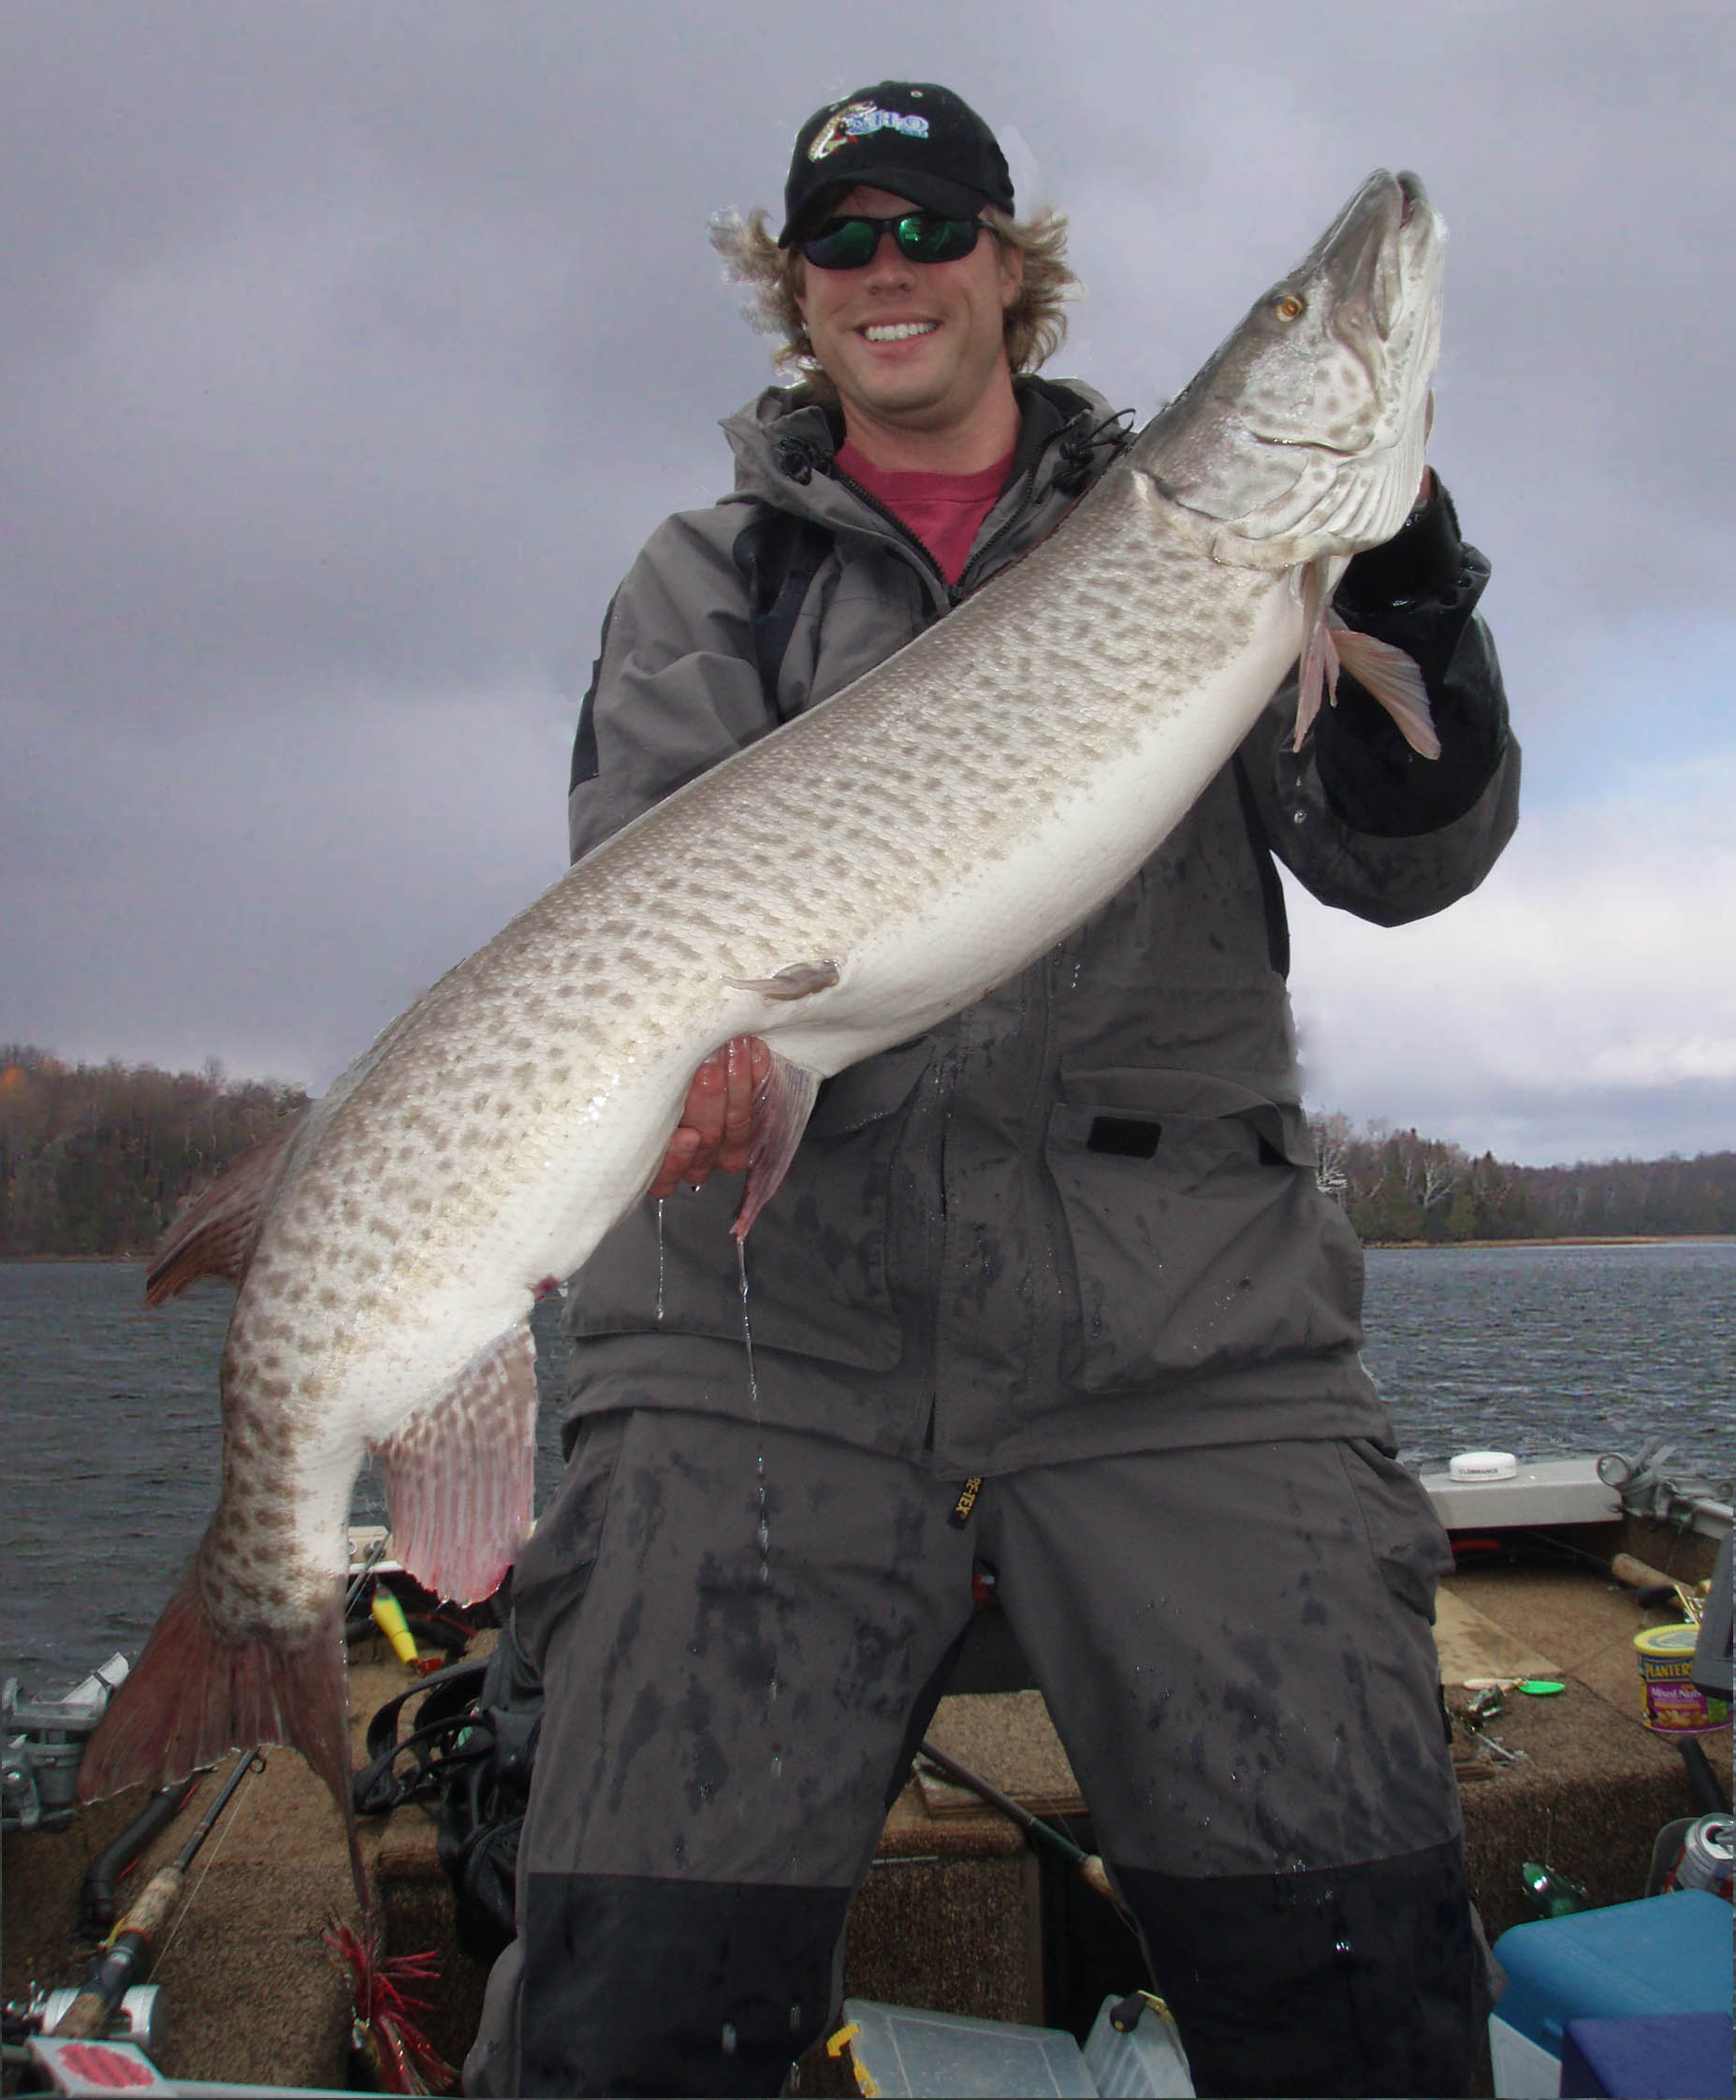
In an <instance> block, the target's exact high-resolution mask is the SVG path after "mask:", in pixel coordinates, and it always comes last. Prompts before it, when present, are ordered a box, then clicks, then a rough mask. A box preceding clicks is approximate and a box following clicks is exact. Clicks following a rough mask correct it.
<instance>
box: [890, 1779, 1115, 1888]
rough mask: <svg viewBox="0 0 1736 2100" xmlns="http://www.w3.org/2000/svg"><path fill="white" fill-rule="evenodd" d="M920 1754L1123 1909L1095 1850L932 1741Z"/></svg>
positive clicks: (1089, 1886) (1089, 1885)
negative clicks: (1054, 1853) (1057, 1854)
mask: <svg viewBox="0 0 1736 2100" xmlns="http://www.w3.org/2000/svg"><path fill="white" fill-rule="evenodd" d="M918 1750H919V1755H920V1756H922V1757H926V1759H927V1761H928V1762H929V1763H930V1764H931V1765H934V1766H935V1767H937V1768H938V1769H939V1770H940V1771H941V1772H944V1773H945V1774H946V1776H947V1778H949V1779H950V1780H953V1781H954V1782H955V1783H956V1785H958V1786H963V1787H964V1788H965V1789H966V1790H967V1792H970V1793H972V1794H974V1795H976V1797H977V1798H978V1800H979V1801H986V1802H987V1803H988V1805H989V1806H990V1808H998V1809H999V1811H1000V1813H1001V1814H1002V1815H1003V1816H1010V1817H1011V1818H1012V1820H1013V1821H1014V1823H1016V1824H1017V1825H1018V1827H1019V1829H1020V1830H1023V1831H1024V1832H1025V1834H1026V1836H1027V1837H1032V1838H1038V1839H1041V1841H1042V1842H1043V1844H1044V1845H1049V1846H1050V1847H1051V1848H1052V1849H1053V1850H1055V1851H1057V1852H1058V1853H1059V1854H1060V1855H1061V1857H1062V1858H1063V1859H1067V1860H1068V1861H1070V1862H1071V1864H1072V1865H1073V1866H1075V1867H1077V1868H1078V1870H1079V1873H1080V1876H1081V1878H1082V1879H1083V1880H1084V1882H1085V1885H1086V1887H1087V1889H1096V1891H1097V1893H1098V1894H1099V1895H1100V1896H1104V1897H1107V1898H1108V1900H1109V1902H1111V1903H1114V1905H1115V1906H1116V1909H1117V1910H1118V1911H1123V1912H1125V1911H1126V1909H1127V1905H1126V1904H1125V1903H1123V1902H1122V1901H1121V1899H1120V1897H1119V1896H1118V1895H1117V1894H1116V1891H1115V1889H1114V1887H1113V1886H1112V1885H1111V1883H1110V1879H1109V1875H1108V1873H1107V1871H1106V1870H1105V1868H1104V1866H1103V1862H1102V1860H1101V1858H1100V1857H1099V1855H1098V1854H1096V1853H1095V1852H1087V1850H1086V1849H1085V1847H1084V1845H1075V1844H1074V1843H1073V1841H1072V1838H1070V1837H1069V1836H1068V1835H1067V1833H1066V1832H1065V1831H1064V1830H1057V1829H1056V1828H1055V1826H1054V1824H1053V1823H1045V1822H1044V1821H1043V1818H1042V1817H1041V1816H1033V1815H1032V1814H1031V1812H1030V1811H1029V1809H1028V1808H1026V1807H1025V1806H1024V1805H1023V1804H1022V1803H1021V1802H1019V1801H1014V1799H1013V1797H1012V1795H1011V1794H1003V1793H1002V1792H1001V1791H1000V1789H999V1786H992V1785H991V1784H990V1783H989V1782H988V1781H987V1780H986V1779H985V1778H984V1777H983V1775H982V1773H981V1772H972V1771H971V1770H970V1766H969V1765H961V1764H960V1763H959V1762H958V1760H957V1758H956V1757H948V1756H947V1754H946V1752H945V1751H944V1750H937V1749H936V1748H935V1746H934V1744H933V1743H928V1742H924V1743H921V1744H920V1745H919V1746H918Z"/></svg>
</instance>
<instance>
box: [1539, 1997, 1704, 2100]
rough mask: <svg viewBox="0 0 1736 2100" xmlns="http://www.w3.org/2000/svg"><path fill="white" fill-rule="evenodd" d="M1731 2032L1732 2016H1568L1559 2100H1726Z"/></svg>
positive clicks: (1702, 2014) (1662, 2014)
mask: <svg viewBox="0 0 1736 2100" xmlns="http://www.w3.org/2000/svg"><path fill="white" fill-rule="evenodd" d="M1730 2031H1731V2022H1730V2016H1729V2013H1652V2014H1650V2015H1644V2016H1641V2017H1637V2018H1633V2019H1629V2020H1568V2024H1567V2026H1566V2028H1565V2029H1564V2030H1563V2033H1562V2049H1561V2100H1612V2096H1614V2095H1619V2096H1620V2100H1728V2096H1729V2091H1730Z"/></svg>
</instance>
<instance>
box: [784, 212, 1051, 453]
mask: <svg viewBox="0 0 1736 2100" xmlns="http://www.w3.org/2000/svg"><path fill="white" fill-rule="evenodd" d="M921 209H922V207H921V206H919V205H914V204H912V203H911V202H910V200H909V199H908V198H906V197H897V196H896V195H894V193H893V192H891V191H890V190H875V189H853V190H852V191H851V192H850V193H849V195H848V196H847V197H844V198H842V199H841V200H840V201H839V203H838V204H836V205H835V206H834V207H833V208H832V211H830V212H829V213H828V214H827V215H828V216H829V217H834V218H846V217H849V216H851V215H852V214H853V213H857V212H860V213H862V214H864V215H866V216H868V217H872V218H893V217H896V216H897V215H898V214H899V213H901V212H905V211H920V210H921ZM1024 261H1025V258H1024V257H1023V255H1020V253H1019V252H1018V250H1017V249H1016V248H1012V247H1003V245H1002V244H1001V243H1000V242H999V241H997V240H996V239H995V238H994V236H993V235H992V234H990V233H987V232H985V233H982V234H980V235H979V236H978V237H977V243H976V246H975V247H974V248H973V249H971V251H970V254H969V255H963V256H961V257H960V258H959V260H958V261H956V262H949V263H918V262H912V261H911V260H910V259H909V258H908V257H907V256H905V255H903V254H902V253H901V252H900V250H899V248H898V244H897V241H894V240H893V238H892V236H891V235H890V234H884V235H883V236H882V238H881V241H880V245H879V247H878V248H877V249H876V250H875V252H874V255H873V257H872V259H871V260H870V261H868V262H866V263H864V264H863V266H862V268H861V269H860V270H816V269H815V268H814V266H813V265H812V264H811V263H809V262H806V261H804V262H803V264H802V266H801V270H800V272H799V276H800V284H801V289H800V291H799V292H798V293H797V295H796V304H797V306H798V307H799V308H800V310H801V314H802V318H803V320H804V321H805V322H806V323H807V326H808V336H809V341H810V343H812V344H813V348H814V355H815V357H817V358H818V359H819V361H820V363H821V364H822V365H824V368H825V371H826V373H827V376H828V377H829V378H830V379H831V381H832V384H833V385H834V386H836V387H837V388H838V392H839V399H840V400H841V401H842V402H843V404H844V420H845V423H846V426H847V427H848V428H849V429H850V430H851V431H852V434H853V436H855V437H856V439H857V442H858V443H860V442H861V439H862V437H863V436H864V435H867V434H868V433H869V432H871V430H873V429H874V428H875V427H876V426H881V427H885V428H889V429H896V430H909V431H914V430H923V431H927V432H944V431H951V430H958V429H960V428H962V427H963V426H964V425H965V424H966V423H967V422H968V421H969V420H970V417H971V416H973V415H974V414H976V413H977V412H978V411H979V410H980V408H981V406H982V404H983V402H984V401H985V399H986V398H987V397H988V396H989V395H990V394H991V392H993V391H995V390H997V389H998V388H999V387H1001V386H1008V385H1010V374H1009V373H1008V372H1007V362H1006V349H1005V344H1004V341H1003V337H1002V316H1003V315H1004V314H1005V312H1006V309H1007V308H1008V307H1009V306H1010V305H1011V304H1012V303H1013V301H1014V299H1016V298H1017V297H1018V291H1019V284H1020V283H1021V280H1022V277H1023V272H1024Z"/></svg>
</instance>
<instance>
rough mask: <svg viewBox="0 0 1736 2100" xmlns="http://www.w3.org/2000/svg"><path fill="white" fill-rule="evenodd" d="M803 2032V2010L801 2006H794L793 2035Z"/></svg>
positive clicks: (791, 2025) (792, 2009)
mask: <svg viewBox="0 0 1736 2100" xmlns="http://www.w3.org/2000/svg"><path fill="white" fill-rule="evenodd" d="M801 2031H802V2008H801V2007H800V2005H792V2006H791V2007H790V2032H791V2034H800V2033H801Z"/></svg>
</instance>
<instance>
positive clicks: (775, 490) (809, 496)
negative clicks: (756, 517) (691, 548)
mask: <svg viewBox="0 0 1736 2100" xmlns="http://www.w3.org/2000/svg"><path fill="white" fill-rule="evenodd" d="M1013 385H1014V393H1015V395H1016V396H1017V399H1018V402H1019V408H1020V412H1021V421H1020V426H1019V438H1018V445H1017V446H1016V448H1015V450H1014V456H1013V470H1012V473H1011V474H1009V476H1008V488H1009V489H1012V488H1013V487H1014V486H1015V485H1016V484H1018V483H1019V482H1021V481H1023V480H1025V479H1026V478H1027V477H1029V479H1030V492H1029V497H1028V501H1029V502H1032V503H1036V502H1039V501H1041V500H1042V498H1043V497H1044V496H1046V495H1047V493H1048V492H1049V489H1050V488H1051V487H1052V486H1053V485H1054V484H1055V483H1056V482H1057V480H1058V478H1059V479H1060V480H1061V481H1062V482H1063V483H1067V482H1069V481H1070V482H1071V486H1068V487H1064V488H1063V490H1062V492H1063V493H1065V494H1066V495H1068V496H1069V498H1071V497H1072V496H1074V495H1077V494H1078V493H1079V491H1080V489H1083V488H1085V487H1086V486H1087V484H1088V483H1089V482H1090V481H1092V480H1095V478H1096V477H1097V475H1098V474H1101V472H1102V470H1103V468H1104V467H1106V466H1107V465H1108V464H1109V462H1110V460H1111V459H1114V458H1115V456H1116V453H1117V452H1119V451H1120V450H1121V449H1122V448H1123V446H1124V445H1125V443H1126V434H1125V432H1124V431H1123V430H1122V429H1121V426H1120V425H1119V423H1117V422H1116V419H1115V416H1114V412H1113V411H1112V410H1111V409H1110V407H1109V404H1108V403H1107V401H1104V400H1103V398H1102V396H1101V394H1098V393H1095V392H1093V391H1092V389H1091V388H1089V387H1088V386H1082V385H1081V384H1080V383H1079V382H1078V381H1077V380H1066V381H1061V380H1054V379H1040V378H1038V377H1036V376H1035V375H1034V374H1031V373H1021V374H1020V375H1019V376H1018V377H1017V378H1016V379H1015V380H1014V383H1013ZM722 428H723V432H724V435H725V436H726V437H727V438H728V440H729V443H730V446H731V449H732V450H733V451H734V453H735V456H736V493H737V495H738V496H754V497H758V498H759V499H760V500H761V501H762V502H766V503H773V504H775V505H776V506H777V507H778V508H779V509H780V510H799V511H802V512H805V513H808V514H810V515H812V516H815V517H818V518H822V519H823V521H824V523H826V524H828V525H833V526H837V525H840V524H844V523H853V522H859V521H860V506H859V505H858V504H857V503H856V502H855V500H854V498H853V497H852V496H851V494H850V491H849V490H848V489H844V488H842V487H841V486H840V485H839V484H838V483H837V482H834V481H833V480H832V479H831V467H832V461H833V459H834V458H835V457H836V455H837V451H838V447H839V445H840V444H841V443H842V442H843V435H844V431H843V420H842V417H841V416H840V415H839V411H838V409H837V408H836V407H835V406H832V405H829V404H827V403H825V402H822V401H816V400H815V399H814V397H813V394H812V392H811V390H810V388H809V387H808V386H805V385H803V386H768V387H767V388H766V391H765V392H764V393H763V394H761V395H760V396H759V398H758V399H757V400H756V401H750V402H749V403H748V405H747V406H746V407H745V408H743V409H741V410H739V411H738V412H737V414H736V415H734V416H728V417H726V418H725V419H724V422H723V426H722ZM1070 468H1071V470H1072V474H1071V475H1070V474H1069V469H1070ZM835 498H836V499H838V500H839V501H836V502H835V501H834V500H833V499H835ZM840 505H841V514H840Z"/></svg>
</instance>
